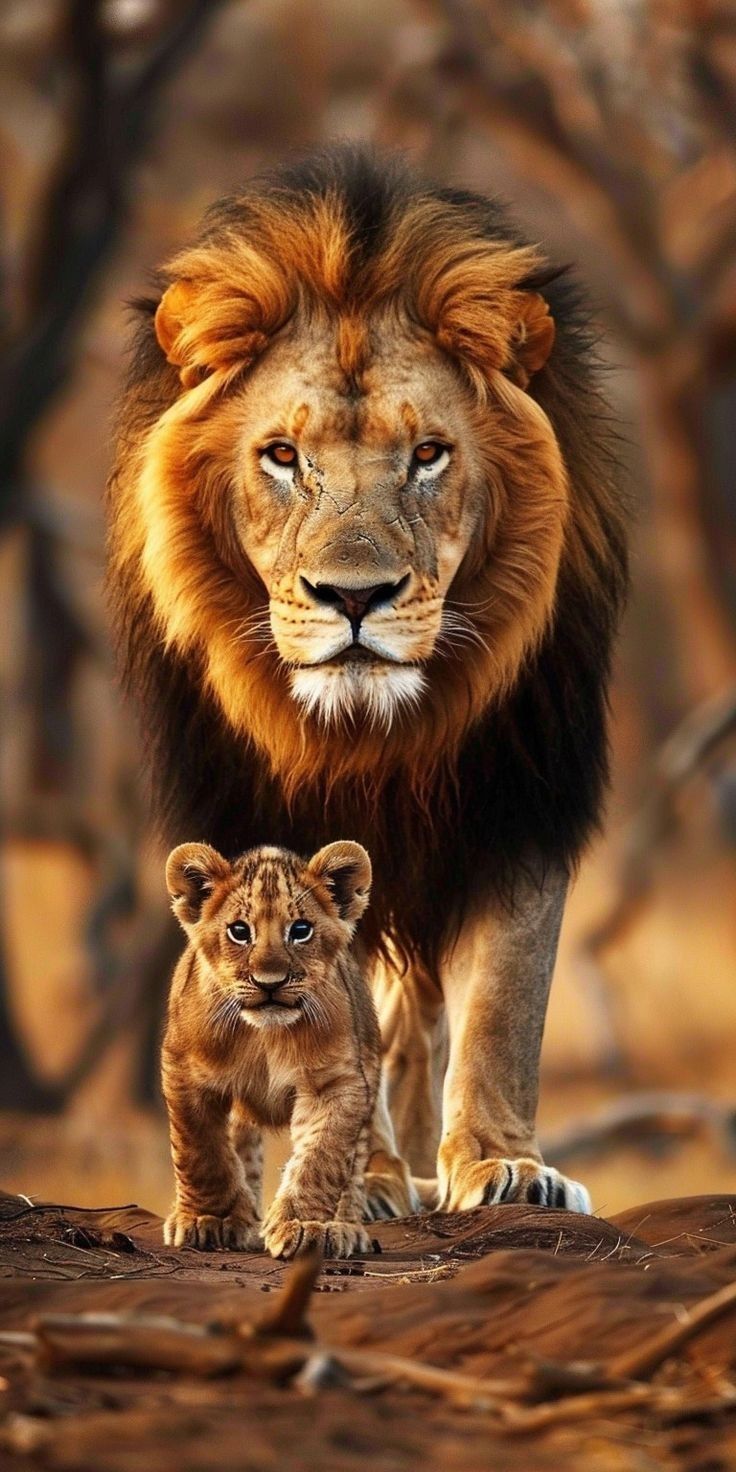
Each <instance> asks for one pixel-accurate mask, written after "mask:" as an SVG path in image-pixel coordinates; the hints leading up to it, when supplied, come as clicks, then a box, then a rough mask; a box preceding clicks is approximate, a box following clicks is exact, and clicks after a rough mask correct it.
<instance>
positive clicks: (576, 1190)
mask: <svg viewBox="0 0 736 1472" xmlns="http://www.w3.org/2000/svg"><path fill="white" fill-rule="evenodd" d="M511 1201H527V1202H529V1204H530V1205H533V1206H556V1207H559V1208H561V1209H562V1210H565V1211H580V1212H585V1213H590V1212H591V1211H592V1209H593V1208H592V1206H591V1201H590V1196H589V1195H588V1192H587V1191H586V1189H585V1186H583V1185H581V1184H580V1182H579V1181H572V1180H570V1179H569V1177H568V1176H563V1175H562V1174H561V1173H560V1171H558V1170H555V1169H554V1168H553V1167H552V1166H550V1165H544V1164H543V1163H542V1161H540V1160H532V1159H524V1158H522V1159H520V1160H506V1159H498V1160H478V1161H476V1162H474V1163H473V1164H472V1165H464V1166H462V1167H460V1168H459V1169H457V1170H456V1171H454V1172H452V1173H451V1175H450V1181H449V1185H448V1189H447V1191H446V1193H445V1197H444V1199H443V1201H442V1202H441V1205H440V1210H443V1211H468V1210H469V1209H470V1208H472V1207H474V1206H497V1205H499V1204H500V1203H501V1202H511Z"/></svg>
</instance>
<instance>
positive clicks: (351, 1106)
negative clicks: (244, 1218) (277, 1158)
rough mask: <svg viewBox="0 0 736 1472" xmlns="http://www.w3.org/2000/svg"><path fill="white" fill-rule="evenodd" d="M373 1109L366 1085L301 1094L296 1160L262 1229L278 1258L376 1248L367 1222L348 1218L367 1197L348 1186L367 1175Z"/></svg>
mask: <svg viewBox="0 0 736 1472" xmlns="http://www.w3.org/2000/svg"><path fill="white" fill-rule="evenodd" d="M372 1103H373V1101H372V1099H369V1098H366V1088H365V1084H364V1081H363V1080H362V1079H356V1080H352V1079H350V1080H346V1081H345V1082H344V1083H343V1084H342V1086H333V1087H331V1088H329V1089H323V1090H322V1091H321V1092H319V1093H317V1092H311V1091H307V1092H304V1093H302V1094H297V1098H296V1102H295V1105H294V1111H293V1114H292V1118H291V1141H292V1155H291V1159H290V1160H289V1162H288V1165H287V1166H286V1169H285V1170H284V1173H283V1176H282V1178H281V1185H280V1186H279V1189H278V1191H277V1192H276V1195H275V1197H274V1199H273V1202H272V1203H271V1207H270V1209H269V1211H268V1212H267V1214H266V1218H265V1221H264V1223H263V1241H264V1244H265V1246H266V1250H267V1251H268V1252H270V1253H271V1255H272V1257H284V1258H289V1257H295V1256H296V1255H297V1254H298V1253H301V1252H304V1251H306V1250H307V1248H309V1247H312V1246H319V1247H320V1248H321V1250H322V1251H323V1252H324V1254H325V1256H326V1257H350V1255H351V1253H354V1252H370V1251H371V1250H372V1245H371V1239H370V1237H369V1235H368V1232H367V1231H366V1229H365V1227H364V1225H363V1223H362V1221H361V1220H360V1219H356V1220H354V1221H349V1220H348V1219H347V1217H346V1215H345V1207H346V1205H352V1206H355V1208H356V1209H358V1206H359V1205H360V1206H362V1193H356V1194H353V1193H352V1192H351V1191H349V1190H348V1188H349V1187H350V1185H351V1182H352V1181H353V1178H354V1175H355V1173H356V1171H357V1174H358V1176H361V1175H362V1166H363V1160H364V1156H365V1152H366V1141H367V1135H368V1125H369V1120H370V1115H371V1112H372V1110H371V1106H372ZM346 1192H347V1195H346Z"/></svg>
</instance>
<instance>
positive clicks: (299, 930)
mask: <svg viewBox="0 0 736 1472" xmlns="http://www.w3.org/2000/svg"><path fill="white" fill-rule="evenodd" d="M313 935H314V926H313V925H310V923H309V921H308V920H293V921H292V923H291V925H290V926H289V933H288V936H287V939H288V940H291V941H296V942H297V943H298V942H299V941H304V940H311V938H312V936H313Z"/></svg>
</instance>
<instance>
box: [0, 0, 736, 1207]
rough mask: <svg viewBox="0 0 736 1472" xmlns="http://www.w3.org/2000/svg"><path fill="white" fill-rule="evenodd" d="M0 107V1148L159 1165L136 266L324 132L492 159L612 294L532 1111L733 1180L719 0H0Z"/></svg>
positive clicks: (728, 40)
mask: <svg viewBox="0 0 736 1472" xmlns="http://www.w3.org/2000/svg"><path fill="white" fill-rule="evenodd" d="M0 109H1V110H0V154H1V156H2V187H1V191H0V194H1V207H0V208H1V214H0V230H1V238H2V245H1V252H0V271H1V277H2V297H1V299H0V301H1V305H0V336H1V338H2V350H3V351H2V365H1V367H0V384H1V391H0V531H1V539H0V629H1V630H2V634H1V636H0V649H1V653H0V690H1V702H2V716H1V725H0V774H1V782H2V787H1V807H0V823H1V834H0V839H1V865H2V886H1V896H2V932H1V949H0V968H1V969H0V1111H1V1112H0V1183H1V1184H2V1186H3V1187H4V1188H5V1189H6V1190H11V1191H20V1192H25V1193H31V1194H34V1195H36V1196H39V1197H43V1198H46V1199H51V1200H56V1201H61V1202H76V1203H78V1204H80V1205H85V1204H101V1203H102V1202H103V1201H104V1202H106V1203H109V1204H112V1203H114V1202H120V1201H124V1200H130V1201H133V1200H137V1201H139V1202H141V1203H143V1204H145V1205H146V1206H148V1207H150V1208H151V1209H153V1210H155V1211H163V1210H164V1209H165V1208H166V1206H167V1203H168V1198H169V1192H170V1167H169V1163H168V1150H167V1144H166V1137H165V1129H164V1123H163V1117H162V1113H161V1108H160V1104H159V1100H158V1090H157V1057H156V1054H157V1038H158V1029H159V1023H160V1017H161V1009H162V1005H163V999H164V996H165V989H166V985H167V981H168V975H169V972H170V967H171V964H172V961H173V958H174V956H175V954H176V951H177V948H178V945H179V939H178V936H177V934H176V932H175V929H174V928H173V923H172V922H171V921H170V919H169V917H168V914H167V906H166V901H165V895H164V888H163V879H162V858H163V855H162V853H161V851H160V850H159V848H158V847H157V846H156V843H155V842H154V840H153V839H152V837H151V834H150V832H149V827H148V824H147V816H146V814H147V804H146V794H145V787H144V780H143V775H142V761H141V751H140V745H139V742H138V737H137V734H136V731H135V729H134V726H133V723H132V721H131V718H130V716H129V714H128V713H127V712H126V710H125V708H124V705H123V703H122V701H121V698H120V695H119V692H118V689H117V687H116V682H115V676H114V671H113V667H112V663H111V658H110V652H109V641H108V633H107V628H106V617H105V609H104V600H103V593H102V573H103V558H104V528H103V488H104V483H105V476H106V471H107V466H108V460H109V454H110V441H111V426H112V417H113V410H114V402H115V396H116V391H117V387H118V384H119V381H120V377H121V372H122V369H123V364H124V358H125V350H126V339H127V336H128V319H129V310H128V307H127V305H126V304H127V303H128V302H129V301H130V299H131V298H134V297H135V296H136V295H138V294H139V293H141V291H143V290H145V289H146V287H147V285H148V281H149V273H150V272H151V270H152V268H153V267H154V266H155V264H156V263H157V262H158V261H160V260H161V259H162V258H163V257H166V256H167V254H169V253H171V252H173V250H175V249H176V248H177V247H178V246H179V245H180V243H181V242H182V241H183V240H185V239H186V238H187V236H188V235H189V233H190V232H191V230H192V228H193V226H194V225H195V223H196V221H197V220H198V217H199V216H200V214H201V212H202V210H203V209H204V207H205V206H206V205H207V204H208V202H209V201H210V200H211V199H213V198H214V197H216V196H217V195H218V194H221V193H223V192H225V191H228V190H230V189H233V188H234V187H237V185H238V182H239V181H240V180H242V179H244V178H245V177H247V176H248V175H249V174H251V173H252V172H253V171H255V170H258V169H259V168H261V167H262V166H263V165H266V164H268V163H270V162H272V161H275V160H278V159H280V158H282V157H283V156H284V154H285V153H287V152H288V151H289V150H293V149H295V148H297V149H298V148H303V147H305V146H309V145H313V144H317V143H319V142H321V141H326V140H330V139H334V138H336V137H340V138H355V139H372V140H375V141H376V142H377V143H379V144H380V145H383V146H388V147H392V148H401V149H405V150H407V151H408V153H409V154H410V155H411V157H412V159H413V160H414V161H415V163H416V164H417V165H418V167H419V168H420V169H423V170H426V171H427V172H428V173H430V174H432V175H433V176H435V177H439V178H440V179H441V180H444V181H448V182H449V181H451V182H452V183H454V184H461V185H466V186H469V187H472V188H476V189H481V190H484V191H487V192H491V193H495V194H498V195H500V196H501V197H503V198H505V199H506V200H508V201H509V203H510V204H511V205H512V207H513V210H514V212H515V215H516V217H517V218H518V220H519V221H520V223H521V224H522V226H523V227H524V228H525V229H526V231H527V232H528V234H529V235H530V237H531V238H532V239H534V240H538V241H541V242H543V243H544V245H545V246H546V248H547V249H548V251H549V253H550V255H551V256H552V258H553V259H554V260H556V261H558V262H563V263H564V262H572V263H574V264H575V267H576V269H577V270H578V272H579V274H580V276H581V277H582V279H583V280H584V282H585V283H586V286H587V288H588V290H589V292H590V295H591V298H592V300H593V302H594V307H595V315H596V320H597V322H598V324H599V327H600V351H601V355H602V358H603V360H604V364H605V368H606V374H607V382H608V392H609V396H610V402H611V412H612V414H613V416H614V417H615V419H616V421H617V424H618V425H619V427H620V454H621V457H622V460H623V462H624V465H625V467H626V474H627V477H628V480H629V482H630V486H631V489H632V491H633V495H634V499H635V503H636V506H637V520H636V524H635V526H634V530H633V537H632V552H633V589H632V597H631V603H630V608H629V612H628V616H627V618H626V622H625V625H624V629H623V634H622V638H621V641H620V645H619V652H618V659H617V665H616V674H615V680H614V685H613V692H612V720H611V732H612V747H613V774H614V780H613V787H612V792H611V796H610V800H609V804H608V811H607V816H606V821H605V827H604V829H603V832H602V834H601V836H600V838H599V839H598V840H597V842H596V843H595V844H594V845H593V846H592V848H591V850H590V852H589V854H588V855H587V857H586V860H585V863H584V865H583V868H582V871H581V873H580V877H579V879H578V881H577V883H576V885H575V888H574V891H573V894H572V898H571V902H570V905H569V910H568V916H567V920H566V923H565V929H564V934H563V942H562V947H561V954H560V960H559V965H558V970H557V977H556V982H555V986H554V989H553V996H552V1004H551V1009H550V1014H549V1022H548V1028H547V1035H546V1043H545V1050H544V1068H543V1083H542V1103H541V1123H542V1130H543V1134H544V1135H545V1136H546V1137H547V1139H548V1141H549V1155H550V1158H551V1159H552V1160H553V1161H554V1163H556V1164H559V1165H561V1166H562V1167H563V1168H565V1169H568V1170H569V1171H570V1172H571V1173H572V1174H574V1175H581V1176H582V1177H583V1178H584V1179H586V1180H587V1182H588V1183H589V1185H590V1186H591V1189H592V1192H593V1197H594V1201H595V1204H596V1207H597V1208H598V1209H599V1210H600V1211H602V1212H604V1213H606V1212H614V1211H616V1210H618V1209H621V1208H623V1207H626V1206H629V1205H634V1204H636V1203H637V1202H641V1201H646V1200H651V1199H653V1198H655V1197H659V1196H667V1195H679V1194H683V1193H691V1192H700V1191H703V1192H705V1191H710V1192H714V1191H719V1190H722V1191H726V1190H730V1191H734V1190H736V1080H735V1079H734V1065H733V1058H734V1047H735V1043H736V985H735V984H734V982H735V981H736V764H735V756H736V476H735V474H734V472H735V471H736V447H735V446H736V441H735V439H734V424H736V249H735V247H736V147H735V142H734V140H735V135H736V12H735V11H734V8H733V6H732V5H730V4H728V3H726V0H720V3H719V0H712V3H708V0H649V3H647V0H547V3H543V0H370V3H367V0H227V3H226V0H219V3H218V0H179V3H176V0H160V3H156V0H2V3H1V4H0ZM216 777H217V774H216V773H214V772H213V781H216ZM192 836H193V837H198V836H199V835H192Z"/></svg>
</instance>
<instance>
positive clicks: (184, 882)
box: [166, 843, 231, 927]
mask: <svg viewBox="0 0 736 1472" xmlns="http://www.w3.org/2000/svg"><path fill="white" fill-rule="evenodd" d="M230 873H231V866H230V864H228V862H227V859H223V857H222V854H218V852H217V849H215V848H210V845H209V844H208V843H180V844H179V847H178V848H175V849H173V850H172V852H171V853H170V854H169V857H168V859H167V860H166V887H167V889H168V891H169V894H170V896H171V908H172V910H173V911H174V914H175V915H176V918H177V920H179V921H180V922H181V924H182V925H183V926H184V927H186V926H187V925H196V923H197V921H198V919H199V916H200V913H201V910H202V905H203V903H204V901H205V900H206V898H207V896H208V894H211V893H212V891H213V889H214V887H215V885H216V884H218V883H219V882H220V880H222V879H227V878H228V875H229V874H230Z"/></svg>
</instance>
